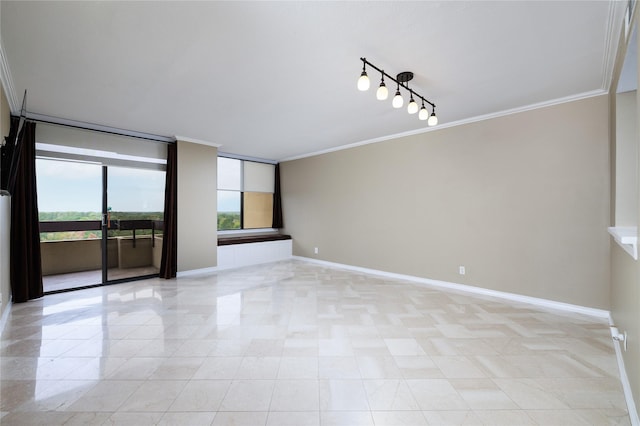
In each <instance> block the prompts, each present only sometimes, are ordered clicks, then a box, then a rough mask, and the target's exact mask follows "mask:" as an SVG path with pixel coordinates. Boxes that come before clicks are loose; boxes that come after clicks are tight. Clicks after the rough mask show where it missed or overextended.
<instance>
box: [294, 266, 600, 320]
mask: <svg viewBox="0 0 640 426" xmlns="http://www.w3.org/2000/svg"><path fill="white" fill-rule="evenodd" d="M292 259H297V260H303V261H307V262H312V263H318V264H320V265H325V266H331V267H334V268H341V269H348V270H351V271H356V272H363V273H365V274H372V275H380V276H383V277H388V278H394V279H399V280H406V281H411V282H413V283H417V284H424V285H428V286H430V287H440V288H444V289H447V290H454V291H461V292H464V293H472V294H479V295H482V296H489V297H495V298H498V299H505V300H510V301H514V302H520V303H527V304H530V305H535V306H538V307H541V308H546V309H554V310H559V311H565V312H572V313H577V314H583V315H588V316H591V317H596V318H604V319H608V318H610V313H609V311H606V310H604V309H596V308H589V307H586V306H579V305H572V304H570V303H564V302H556V301H554V300H548V299H541V298H538V297H531V296H523V295H520V294H515V293H507V292H504V291H497V290H490V289H486V288H482V287H475V286H470V285H465V284H457V283H451V282H447V281H439V280H432V279H429V278H421V277H416V276H413V275H404V274H396V273H393V272H386V271H380V270H377V269H369V268H362V267H359V266H351V265H345V264H342V263H334V262H327V261H324V260H318V259H313V258H309V257H302V256H292Z"/></svg>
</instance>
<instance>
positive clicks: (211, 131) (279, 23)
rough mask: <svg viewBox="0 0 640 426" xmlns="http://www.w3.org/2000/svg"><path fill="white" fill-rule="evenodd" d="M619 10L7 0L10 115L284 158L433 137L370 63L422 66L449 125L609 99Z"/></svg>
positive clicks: (593, 5)
mask: <svg viewBox="0 0 640 426" xmlns="http://www.w3.org/2000/svg"><path fill="white" fill-rule="evenodd" d="M625 5H626V2H624V1H613V2H610V1H579V0H578V1H566V2H561V1H552V2H548V1H495V2H493V1H492V2H485V1H425V2H399V1H391V2H313V1H312V2H307V1H305V2H269V1H260V2H243V1H240V2H238V1H235V2H186V1H177V2H168V1H167V2H90V1H84V2H57V1H47V2H30V1H29V2H23V1H19V2H12V1H5V0H3V1H2V3H1V5H0V18H1V27H0V34H1V37H2V47H3V56H4V59H5V62H6V64H5V65H8V71H9V72H8V73H6V72H5V73H6V74H9V75H10V77H9V78H10V79H11V82H10V86H11V87H12V88H13V90H12V91H13V93H11V94H10V96H9V97H12V98H13V100H14V102H12V109H14V108H15V106H16V104H17V102H16V101H15V100H16V99H18V100H21V99H22V93H23V92H24V90H25V89H26V90H28V104H27V109H28V111H29V112H31V113H35V114H45V115H50V116H55V117H59V118H63V119H70V120H77V121H82V122H87V123H94V124H99V125H105V126H112V127H116V128H120V129H127V130H133V131H139V132H145V133H151V134H157V135H164V136H173V135H180V136H185V137H189V138H193V139H197V140H202V141H206V142H211V143H214V144H221V145H222V146H221V148H220V151H222V152H227V153H233V154H238V155H245V156H252V157H258V158H264V159H270V160H283V159H290V158H295V157H299V156H304V155H308V154H310V153H316V152H323V151H328V150H333V149H336V148H338V147H343V146H345V145H352V144H359V143H366V142H368V141H372V140H373V141H375V140H380V139H385V138H389V137H393V136H394V135H401V134H411V133H417V132H422V131H425V130H426V128H427V126H426V122H423V121H419V120H418V118H417V115H409V114H407V113H406V109H404V108H403V110H395V109H393V108H392V107H391V105H390V103H391V101H390V99H389V100H388V101H378V100H376V98H375V90H374V89H375V87H376V86H377V84H378V79H379V75H378V73H377V72H375V71H374V70H369V76H370V78H371V82H372V89H370V90H369V91H368V92H359V91H358V90H357V89H356V81H357V78H358V77H359V74H360V72H361V69H362V63H361V61H360V59H359V58H360V57H366V58H367V59H368V60H369V61H370V62H372V63H373V64H375V65H376V66H378V67H379V68H382V69H384V70H385V71H386V72H387V73H388V74H391V75H395V74H397V73H399V72H401V71H412V72H413V73H414V74H415V77H414V79H413V80H412V81H411V83H410V86H411V87H412V88H414V89H415V90H416V91H417V92H418V93H419V94H421V95H423V96H424V97H425V98H427V99H429V100H430V101H432V102H434V103H435V104H436V105H437V109H436V112H437V114H438V118H439V122H440V126H441V127H442V126H449V125H455V124H458V123H463V122H468V121H469V120H475V119H478V118H482V117H487V116H493V115H496V114H501V113H504V112H512V111H517V110H521V109H527V108H530V107H531V106H532V105H540V104H548V103H553V102H556V101H557V100H565V99H573V98H580V97H584V96H589V95H593V94H596V93H604V92H606V91H607V90H608V86H609V82H610V81H611V73H612V68H613V63H614V58H613V56H614V53H615V51H616V43H615V41H616V40H617V37H616V34H618V33H619V28H620V25H621V23H622V20H623V18H622V15H623V14H624V7H625ZM388 83H392V82H388ZM5 86H6V85H5ZM389 86H390V87H391V85H389ZM405 98H406V96H405ZM405 102H406V101H405ZM14 112H15V110H14Z"/></svg>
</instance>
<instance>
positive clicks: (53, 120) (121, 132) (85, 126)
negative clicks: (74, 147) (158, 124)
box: [26, 112, 176, 143]
mask: <svg viewBox="0 0 640 426" xmlns="http://www.w3.org/2000/svg"><path fill="white" fill-rule="evenodd" d="M26 118H27V120H31V121H37V122H40V123H47V124H55V125H58V126H65V127H73V128H76V129H81V130H92V131H94V132H100V133H108V134H112V135H118V136H127V137H131V138H137V139H145V140H148V141H152V142H160V143H176V140H175V139H174V138H171V137H168V136H161V135H154V134H152V133H144V132H136V131H134V130H125V129H119V128H117V127H111V126H103V125H100V124H93V123H86V122H84V121H76V120H68V119H66V118H59V117H53V116H51V115H45V114H36V113H33V112H27V114H26Z"/></svg>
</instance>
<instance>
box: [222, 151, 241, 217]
mask: <svg viewBox="0 0 640 426" xmlns="http://www.w3.org/2000/svg"><path fill="white" fill-rule="evenodd" d="M241 171H242V162H241V161H240V160H235V159H233V158H224V157H218V189H227V190H232V191H241V190H242V173H241ZM218 210H219V209H218ZM238 211H240V209H238Z"/></svg>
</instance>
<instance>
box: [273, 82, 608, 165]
mask: <svg viewBox="0 0 640 426" xmlns="http://www.w3.org/2000/svg"><path fill="white" fill-rule="evenodd" d="M607 93H608V92H607V91H606V90H604V89H598V90H592V91H590V92H584V93H579V94H577V95H571V96H566V97H564V98H558V99H552V100H550V101H544V102H538V103H536V104H531V105H525V106H522V107H517V108H512V109H507V110H504V111H498V112H493V113H490V114H485V115H478V116H476V117H471V118H465V119H463V120H458V121H452V122H450V123H444V124H439V125H437V126H434V127H424V128H421V129H416V130H410V131H407V132H402V133H396V134H393V135H387V136H381V137H379V138H373V139H367V140H364V141H360V142H355V143H351V144H347V145H341V146H337V147H334V148H328V149H324V150H321V151H315V152H310V153H308V154H301V155H296V156H293V157H287V158H283V159H281V160H280V161H281V162H282V161H292V160H300V159H302V158H307V157H315V156H316V155H322V154H328V153H331V152H336V151H342V150H345V149H351V148H356V147H359V146H363V145H369V144H372V143H378V142H384V141H388V140H392V139H399V138H404V137H408V136H414V135H420V134H423V133H428V132H435V131H437V130H443V129H447V128H449V127H456V126H462V125H465V124H471V123H475V122H478V121H484V120H491V119H493V118H499V117H504V116H507V115H512V114H519V113H521V112H526V111H531V110H534V109H539V108H546V107H550V106H554V105H560V104H564V103H568V102H574V101H579V100H582V99H588V98H593V97H595V96H600V95H605V94H607Z"/></svg>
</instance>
